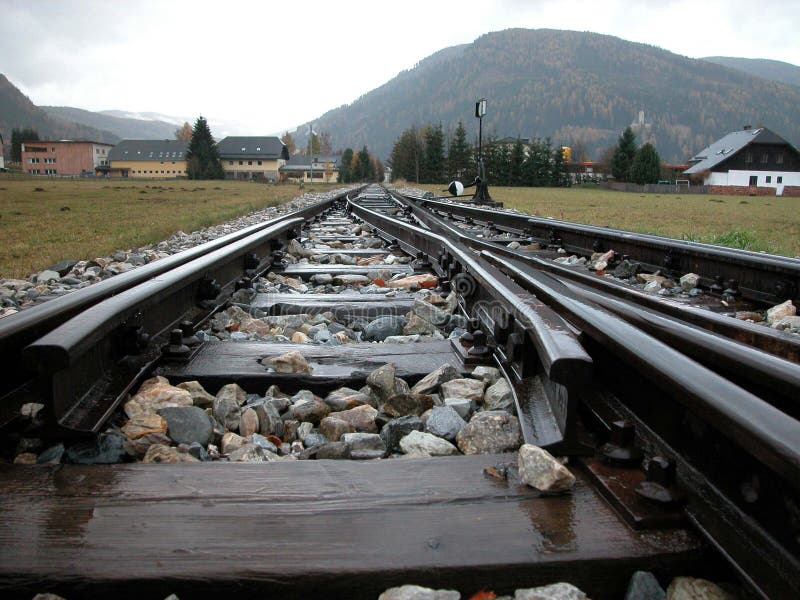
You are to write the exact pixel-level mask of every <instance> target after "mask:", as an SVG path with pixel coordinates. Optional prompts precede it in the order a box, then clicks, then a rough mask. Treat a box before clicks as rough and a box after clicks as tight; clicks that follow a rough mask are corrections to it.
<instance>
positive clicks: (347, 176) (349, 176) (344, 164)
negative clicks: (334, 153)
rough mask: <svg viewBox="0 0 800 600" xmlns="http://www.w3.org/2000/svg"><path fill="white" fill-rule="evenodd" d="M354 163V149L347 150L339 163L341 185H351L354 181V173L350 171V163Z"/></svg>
mask: <svg viewBox="0 0 800 600" xmlns="http://www.w3.org/2000/svg"><path fill="white" fill-rule="evenodd" d="M352 162H353V149H352V148H347V149H346V150H345V151H344V153H343V154H342V158H341V161H340V162H339V183H350V182H352V181H353V173H352V172H351V171H350V163H352Z"/></svg>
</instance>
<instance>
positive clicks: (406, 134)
mask: <svg viewBox="0 0 800 600" xmlns="http://www.w3.org/2000/svg"><path fill="white" fill-rule="evenodd" d="M422 151H423V148H422V142H421V139H420V135H419V131H418V130H417V128H416V127H410V128H409V129H406V130H405V131H403V133H401V134H400V137H399V138H398V140H397V141H396V142H395V144H394V147H393V148H392V154H391V158H390V163H391V167H392V180H395V179H407V180H409V181H415V182H417V183H419V171H420V162H421V157H422Z"/></svg>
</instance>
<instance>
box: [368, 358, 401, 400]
mask: <svg viewBox="0 0 800 600" xmlns="http://www.w3.org/2000/svg"><path fill="white" fill-rule="evenodd" d="M395 373H396V369H395V366H394V365H393V364H392V363H389V364H385V365H383V366H382V367H378V368H377V369H375V370H374V371H372V373H370V374H369V375H367V385H368V386H369V387H370V389H371V390H372V391H373V393H374V394H375V395H376V396H378V397H379V398H380V399H381V400H384V401H386V400H388V399H389V398H390V397H392V396H393V395H394V394H396V393H397V386H396V381H397V378H396V376H395Z"/></svg>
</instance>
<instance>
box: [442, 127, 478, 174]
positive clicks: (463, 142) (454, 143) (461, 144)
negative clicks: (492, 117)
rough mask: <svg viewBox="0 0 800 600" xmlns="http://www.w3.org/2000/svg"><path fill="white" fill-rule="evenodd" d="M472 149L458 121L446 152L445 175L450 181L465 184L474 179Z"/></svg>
mask: <svg viewBox="0 0 800 600" xmlns="http://www.w3.org/2000/svg"><path fill="white" fill-rule="evenodd" d="M474 173H475V164H474V158H473V152H472V148H470V146H469V144H468V143H467V131H466V129H464V124H463V123H462V122H461V121H459V122H458V126H457V127H456V131H455V133H454V134H453V138H452V139H451V140H450V146H449V148H448V150H447V174H448V177H449V178H450V179H458V180H460V181H464V182H467V180H469V181H470V182H471V180H472V179H473V178H474V177H475V175H474Z"/></svg>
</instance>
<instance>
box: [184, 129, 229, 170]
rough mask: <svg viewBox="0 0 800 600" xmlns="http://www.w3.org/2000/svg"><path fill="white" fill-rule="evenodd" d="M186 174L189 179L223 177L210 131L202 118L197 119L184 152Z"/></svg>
mask: <svg viewBox="0 0 800 600" xmlns="http://www.w3.org/2000/svg"><path fill="white" fill-rule="evenodd" d="M186 174H187V175H188V177H189V179H222V178H223V177H224V176H225V173H224V172H223V170H222V164H221V163H220V160H219V150H217V145H216V144H215V143H214V138H213V137H212V136H211V129H210V128H209V127H208V122H207V121H206V120H205V119H204V118H203V117H202V116H200V117H198V118H197V121H195V123H194V128H193V129H192V139H191V141H190V142H189V150H188V151H187V152H186Z"/></svg>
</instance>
